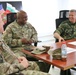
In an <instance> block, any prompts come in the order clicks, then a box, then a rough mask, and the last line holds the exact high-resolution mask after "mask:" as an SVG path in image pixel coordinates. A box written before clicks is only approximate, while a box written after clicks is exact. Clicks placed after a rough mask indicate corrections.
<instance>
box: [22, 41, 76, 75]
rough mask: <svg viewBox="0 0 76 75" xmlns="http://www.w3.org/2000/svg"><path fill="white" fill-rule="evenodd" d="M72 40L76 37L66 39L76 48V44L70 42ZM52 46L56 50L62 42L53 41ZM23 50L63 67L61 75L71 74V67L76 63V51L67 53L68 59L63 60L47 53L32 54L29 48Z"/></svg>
mask: <svg viewBox="0 0 76 75" xmlns="http://www.w3.org/2000/svg"><path fill="white" fill-rule="evenodd" d="M72 41H76V39H71V40H67V41H66V43H67V46H68V47H71V48H76V46H75V45H71V44H68V42H72ZM50 46H52V47H53V49H54V50H55V49H57V48H60V47H61V42H58V43H53V44H51V45H50ZM22 51H23V52H24V53H26V54H28V55H30V56H33V57H35V58H37V59H39V60H42V61H44V62H46V63H48V64H52V65H54V66H56V67H58V68H60V69H61V72H60V75H71V73H70V68H73V67H74V66H75V65H76V52H72V53H69V54H68V55H67V61H66V62H63V61H62V60H52V59H51V58H50V56H49V55H48V54H47V53H43V54H40V55H36V54H32V53H31V52H30V51H27V50H22Z"/></svg>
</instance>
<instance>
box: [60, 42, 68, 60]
mask: <svg viewBox="0 0 76 75" xmlns="http://www.w3.org/2000/svg"><path fill="white" fill-rule="evenodd" d="M61 55H62V56H61V57H62V61H66V60H67V45H66V42H65V41H63V42H62V46H61Z"/></svg>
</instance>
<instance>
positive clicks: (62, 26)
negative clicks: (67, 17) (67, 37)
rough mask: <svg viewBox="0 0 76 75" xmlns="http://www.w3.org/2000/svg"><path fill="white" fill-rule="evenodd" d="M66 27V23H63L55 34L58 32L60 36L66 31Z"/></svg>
mask: <svg viewBox="0 0 76 75" xmlns="http://www.w3.org/2000/svg"><path fill="white" fill-rule="evenodd" d="M65 25H66V23H65V22H62V23H61V24H60V25H59V27H58V28H57V29H56V30H55V31H54V33H55V32H56V33H58V34H60V35H61V34H62V33H63V32H64V31H65V27H66V26H65Z"/></svg>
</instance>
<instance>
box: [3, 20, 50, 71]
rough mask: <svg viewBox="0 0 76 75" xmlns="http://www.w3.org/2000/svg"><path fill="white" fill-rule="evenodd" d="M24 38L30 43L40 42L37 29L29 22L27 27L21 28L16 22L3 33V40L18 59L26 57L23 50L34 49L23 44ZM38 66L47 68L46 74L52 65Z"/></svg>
mask: <svg viewBox="0 0 76 75" xmlns="http://www.w3.org/2000/svg"><path fill="white" fill-rule="evenodd" d="M22 38H26V39H27V40H28V41H29V40H31V39H32V40H33V41H34V42H36V41H37V40H38V37H37V32H36V30H35V28H34V27H33V26H32V25H31V24H30V23H28V22H27V23H26V24H25V25H21V26H20V25H18V23H17V22H16V21H14V22H12V23H11V24H10V25H8V26H7V28H6V30H5V31H4V33H3V39H4V40H5V42H6V43H7V44H8V46H10V47H11V49H12V50H13V52H14V53H15V54H16V55H17V56H18V57H19V56H26V55H25V54H24V53H23V52H21V50H22V49H26V48H31V47H32V45H29V44H25V45H24V44H22V42H21V39H22ZM39 63H40V64H39ZM37 64H38V65H39V67H42V65H43V64H44V65H45V67H46V66H47V67H46V71H45V70H44V71H45V72H48V71H49V69H50V65H49V64H47V63H45V62H43V63H42V62H37ZM41 64H42V65H41ZM44 65H43V68H44ZM41 70H42V69H41ZM42 71H43V70H42Z"/></svg>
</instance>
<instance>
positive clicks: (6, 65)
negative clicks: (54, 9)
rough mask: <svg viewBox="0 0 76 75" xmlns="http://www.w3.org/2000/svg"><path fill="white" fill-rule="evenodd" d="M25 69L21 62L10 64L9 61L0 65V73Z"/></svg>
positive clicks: (5, 73)
mask: <svg viewBox="0 0 76 75" xmlns="http://www.w3.org/2000/svg"><path fill="white" fill-rule="evenodd" d="M23 69H25V68H24V67H23V66H22V65H21V64H19V63H18V64H16V63H15V64H9V63H7V62H5V63H2V64H1V65H0V75H8V74H12V73H15V72H18V71H19V70H23Z"/></svg>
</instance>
